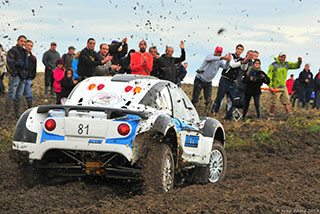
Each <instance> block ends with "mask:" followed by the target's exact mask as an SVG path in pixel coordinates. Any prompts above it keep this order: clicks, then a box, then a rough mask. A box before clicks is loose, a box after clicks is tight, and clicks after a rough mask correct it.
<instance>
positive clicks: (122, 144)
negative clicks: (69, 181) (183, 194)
mask: <svg viewBox="0 0 320 214" xmlns="http://www.w3.org/2000/svg"><path fill="white" fill-rule="evenodd" d="M224 139H225V134H224V129H223V127H222V125H221V124H220V122H219V121H217V120H215V119H213V118H202V119H200V118H199V116H198V114H197V112H196V110H195V108H194V106H193V105H192V104H191V102H190V100H189V98H188V97H187V96H186V95H185V93H184V92H183V91H182V90H181V89H180V88H178V87H177V86H176V85H175V84H173V83H171V82H168V81H164V80H159V79H157V78H154V77H148V76H139V75H115V76H114V77H91V78H88V79H86V80H84V81H82V82H81V83H79V84H78V85H77V86H76V88H74V90H73V91H72V92H71V94H70V95H69V97H68V100H67V102H66V104H65V105H60V106H58V105H47V106H38V107H35V108H32V109H29V110H27V111H26V112H24V114H23V115H22V116H21V117H20V119H19V121H18V123H17V125H16V130H15V133H14V140H13V147H12V150H13V151H12V154H13V155H12V157H13V158H14V159H15V160H17V161H18V162H19V163H20V165H21V167H22V168H23V170H24V171H26V172H27V173H28V174H29V175H28V176H29V177H30V179H29V181H28V182H29V183H30V184H31V185H32V184H33V183H34V182H36V181H38V180H39V178H40V177H43V176H44V175H46V176H56V175H60V176H84V175H97V176H104V177H111V178H117V179H118V178H119V179H121V178H124V179H141V178H142V179H143V180H145V182H146V186H149V187H150V188H158V190H160V191H168V190H170V189H171V188H172V187H173V183H174V175H175V172H178V171H179V172H180V171H182V170H184V169H191V168H192V169H193V170H194V171H195V174H197V175H196V176H195V177H198V178H199V180H202V181H203V182H204V183H205V182H212V183H216V182H219V181H221V180H222V179H223V177H224V174H225V170H226V155H225V152H224ZM31 174H32V175H34V176H31ZM28 176H26V177H28Z"/></svg>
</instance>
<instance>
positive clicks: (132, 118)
mask: <svg viewBox="0 0 320 214" xmlns="http://www.w3.org/2000/svg"><path fill="white" fill-rule="evenodd" d="M140 120H141V117H139V116H136V115H131V114H129V115H127V117H126V118H122V119H117V120H114V121H117V122H121V121H123V122H127V123H129V124H130V125H131V129H132V130H131V134H130V135H129V136H127V137H124V138H113V139H107V140H106V143H108V144H118V145H125V146H129V147H130V148H132V147H133V141H134V137H135V135H136V130H137V126H138V124H139V122H140Z"/></svg>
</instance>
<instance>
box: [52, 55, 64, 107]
mask: <svg viewBox="0 0 320 214" xmlns="http://www.w3.org/2000/svg"><path fill="white" fill-rule="evenodd" d="M56 65H57V67H56V69H54V70H53V78H54V83H53V87H54V92H56V104H57V105H60V104H61V91H62V87H61V80H62V79H63V77H64V71H65V68H64V67H63V65H64V62H63V59H61V58H60V59H57V62H56Z"/></svg>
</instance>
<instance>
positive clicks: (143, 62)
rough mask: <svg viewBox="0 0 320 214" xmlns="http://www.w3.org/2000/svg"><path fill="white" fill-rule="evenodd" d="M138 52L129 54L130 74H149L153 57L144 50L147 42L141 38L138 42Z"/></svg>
mask: <svg viewBox="0 0 320 214" xmlns="http://www.w3.org/2000/svg"><path fill="white" fill-rule="evenodd" d="M139 49H140V50H139V52H138V51H136V52H134V53H132V54H131V60H130V67H131V74H139V75H147V76H150V72H151V71H152V66H153V57H152V55H151V54H149V53H148V52H146V50H147V43H146V41H144V40H142V41H140V42H139Z"/></svg>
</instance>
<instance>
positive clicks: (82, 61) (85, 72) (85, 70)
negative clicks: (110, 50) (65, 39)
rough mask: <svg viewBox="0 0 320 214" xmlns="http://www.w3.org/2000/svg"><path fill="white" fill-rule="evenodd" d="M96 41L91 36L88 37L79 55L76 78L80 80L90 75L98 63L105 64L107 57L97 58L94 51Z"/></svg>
mask: <svg viewBox="0 0 320 214" xmlns="http://www.w3.org/2000/svg"><path fill="white" fill-rule="evenodd" d="M95 45H96V41H95V40H94V39H93V38H90V39H88V41H87V47H85V48H84V49H83V50H82V51H81V52H80V56H79V62H78V69H77V74H78V75H79V76H78V80H79V81H82V80H84V79H86V78H88V77H92V76H93V75H94V73H95V70H96V67H97V66H98V65H103V64H105V63H106V62H107V61H108V60H109V58H108V57H106V58H104V59H103V60H99V59H98V56H97V53H96V52H95V51H94V47H95Z"/></svg>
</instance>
